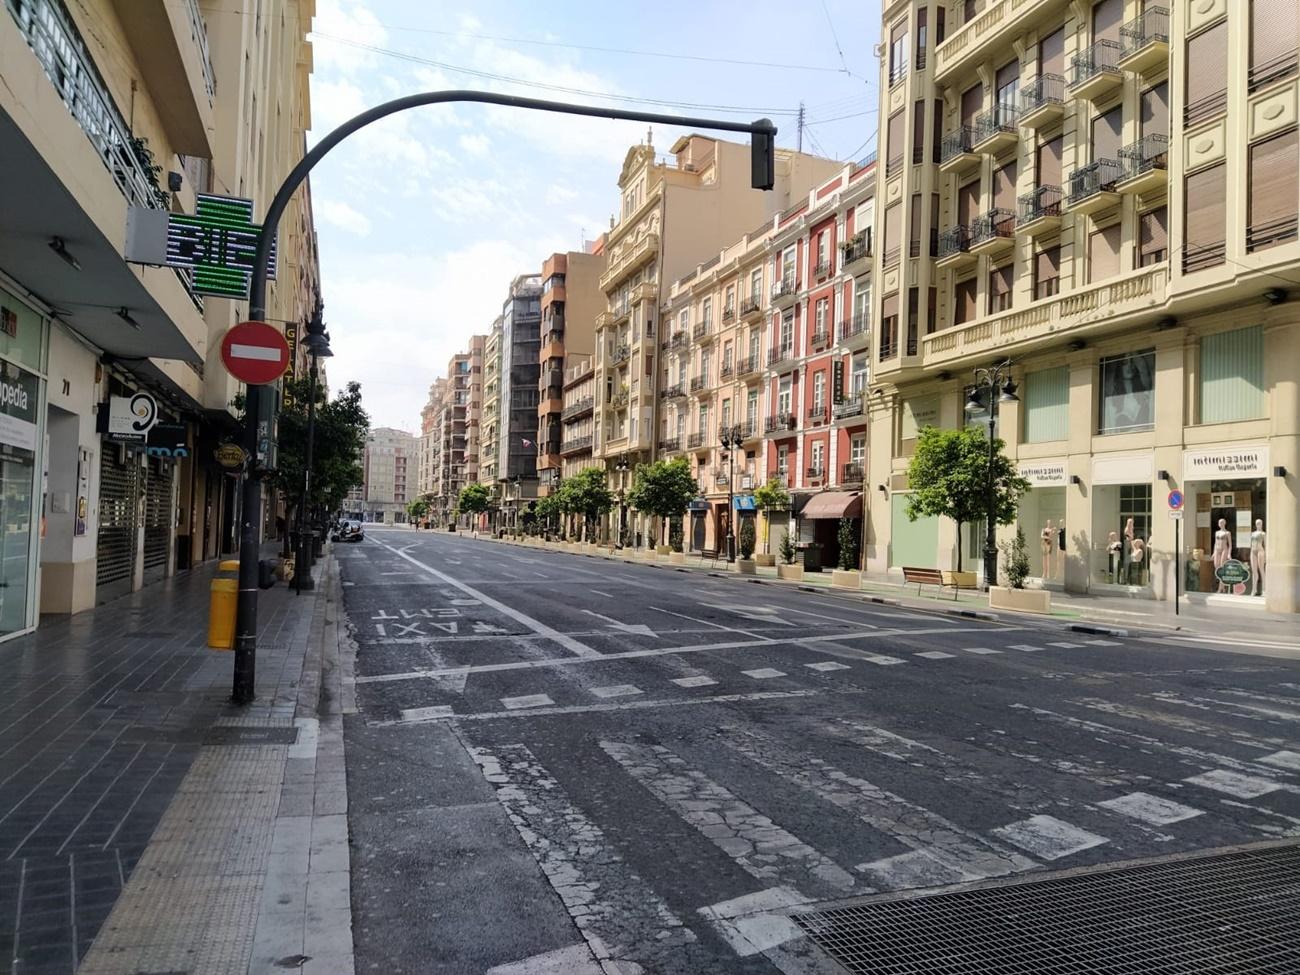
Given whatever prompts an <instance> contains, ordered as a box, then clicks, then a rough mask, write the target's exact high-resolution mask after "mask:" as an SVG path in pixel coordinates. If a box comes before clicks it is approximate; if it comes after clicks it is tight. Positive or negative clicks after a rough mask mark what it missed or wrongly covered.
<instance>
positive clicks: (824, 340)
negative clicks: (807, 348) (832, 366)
mask: <svg viewBox="0 0 1300 975" xmlns="http://www.w3.org/2000/svg"><path fill="white" fill-rule="evenodd" d="M809 341H810V342H811V343H812V347H813V349H815V350H816V351H818V352H820V351H821V350H822V349H824V348H826V347H827V346H828V345H830V344H831V330H830V328H829V327H827V326H825V325H823V326H821V327H820V328H815V329H813V333H812V335H811V336H810V337H809Z"/></svg>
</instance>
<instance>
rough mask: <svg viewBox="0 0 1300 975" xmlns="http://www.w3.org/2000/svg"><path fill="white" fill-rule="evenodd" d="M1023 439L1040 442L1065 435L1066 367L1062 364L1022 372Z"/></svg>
mask: <svg viewBox="0 0 1300 975" xmlns="http://www.w3.org/2000/svg"><path fill="white" fill-rule="evenodd" d="M1024 403H1025V406H1024V411H1025V442H1026V443H1044V442H1047V441H1052V440H1065V439H1066V438H1067V437H1068V436H1069V432H1070V431H1069V419H1070V370H1069V369H1067V368H1066V367H1065V366H1060V367H1058V368H1056V369H1043V370H1041V371H1039V372H1031V373H1029V374H1028V375H1026V376H1025V395H1024Z"/></svg>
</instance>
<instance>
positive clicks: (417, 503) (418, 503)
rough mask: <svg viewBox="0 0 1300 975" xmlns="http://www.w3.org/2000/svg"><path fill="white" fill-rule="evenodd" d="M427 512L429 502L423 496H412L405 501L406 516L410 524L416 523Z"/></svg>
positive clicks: (422, 518)
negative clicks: (409, 499)
mask: <svg viewBox="0 0 1300 975" xmlns="http://www.w3.org/2000/svg"><path fill="white" fill-rule="evenodd" d="M428 513H429V502H428V501H427V500H425V499H424V498H414V499H412V500H411V501H408V502H407V503H406V516H407V518H409V519H410V520H411V524H413V525H414V524H418V523H419V522H421V521H423V520H424V516H425V515H427V514H428Z"/></svg>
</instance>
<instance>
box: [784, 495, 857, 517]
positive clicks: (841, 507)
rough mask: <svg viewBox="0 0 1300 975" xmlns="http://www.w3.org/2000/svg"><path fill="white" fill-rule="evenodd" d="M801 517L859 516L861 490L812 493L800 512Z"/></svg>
mask: <svg viewBox="0 0 1300 975" xmlns="http://www.w3.org/2000/svg"><path fill="white" fill-rule="evenodd" d="M799 516H800V517H801V518H861V517H862V492H861V491H823V492H822V493H821V494H814V495H813V496H812V497H811V498H809V499H808V503H807V504H806V505H804V509H803V511H801V512H800V514H799Z"/></svg>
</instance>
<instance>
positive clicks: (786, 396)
mask: <svg viewBox="0 0 1300 975" xmlns="http://www.w3.org/2000/svg"><path fill="white" fill-rule="evenodd" d="M776 413H777V416H788V415H789V414H790V377H789V376H786V377H785V378H784V379H782V380H781V385H780V386H779V387H778V388H777V393H776Z"/></svg>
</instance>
